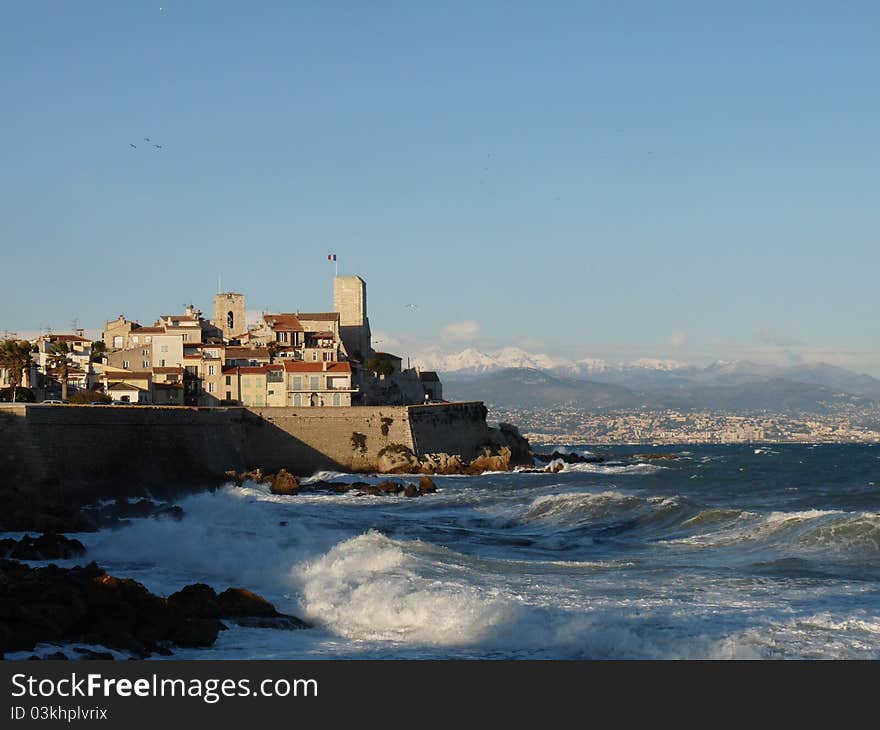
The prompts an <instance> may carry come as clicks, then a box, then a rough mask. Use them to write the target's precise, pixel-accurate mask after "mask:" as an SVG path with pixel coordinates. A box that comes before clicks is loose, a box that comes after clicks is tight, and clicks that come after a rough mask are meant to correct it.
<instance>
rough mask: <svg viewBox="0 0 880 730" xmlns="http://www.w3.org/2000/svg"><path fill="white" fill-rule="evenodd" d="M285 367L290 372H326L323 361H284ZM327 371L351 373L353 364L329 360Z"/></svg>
mask: <svg viewBox="0 0 880 730" xmlns="http://www.w3.org/2000/svg"><path fill="white" fill-rule="evenodd" d="M284 369H285V371H287V372H288V373H321V372H324V363H323V362H290V361H289V360H288V361H287V362H285V363H284ZM327 372H328V373H332V374H333V375H345V374H348V373H351V365H349V364H348V363H347V362H328V363H327Z"/></svg>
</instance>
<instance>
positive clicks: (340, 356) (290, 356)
mask: <svg viewBox="0 0 880 730" xmlns="http://www.w3.org/2000/svg"><path fill="white" fill-rule="evenodd" d="M333 303H334V308H333V311H330V312H303V311H299V310H296V311H290V312H263V313H262V315H261V317H260V320H259V321H258V322H256V323H248V322H246V318H245V311H246V310H245V304H246V301H245V295H244V294H241V293H238V292H220V293H218V294H216V295H215V297H214V302H213V305H214V306H213V313H212V316H211V317H210V318H209V317H206V316H203V312H202V311H201V310H199V309H198V308H196V307H195V306H193V305H190V306H188V307H186V308H185V310H184V311H183V312H181V313H179V314H162V315H161V316H159V317H158V319H156V320H155V321H154V322H153V323H152V324H143V323H140V322H137V321H133V320H130V319H128V318H126V317H125V315H124V314H119V315H118V316H117V317H116V318H115V319H109V320H107V321H106V323H105V325H104V328H103V331H102V333H101V337H100V338H94V339H93V338H90V337H88V336H86V333H85V331H84V330H82V329H78V330H76V331H73V332H69V333H53V332H46V333H44V334H42V335H40V336H39V337H37V338H36V339H33V340H18V339H16V338H14V337H7V338H5V339H4V340H3V341H2V342H0V394H2V395H3V396H4V397H3V399H4V400H7V401H10V400H18V401H29V402H37V403H40V402H44V403H57V404H64V403H78V404H93V405H98V404H120V405H123V404H124V405H136V404H149V405H154V406H200V407H222V406H251V407H272V406H280V407H284V406H290V407H297V408H320V407H330V408H332V407H346V406H370V405H408V404H419V403H431V402H439V401H442V399H443V391H442V384H441V382H440V379H439V377H438V376H437V373H436V372H433V371H426V370H421V369H420V368H416V367H409V366H407V367H404V365H403V358H402V357H400V356H398V355H395V354H392V353H388V352H377V351H375V350H374V349H373V346H372V345H373V342H372V339H371V332H370V322H369V317H368V315H367V285H366V282H365V281H364V280H363V279H362V278H360V277H359V276H336V277H335V278H334V285H333Z"/></svg>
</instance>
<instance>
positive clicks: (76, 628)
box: [0, 559, 310, 657]
mask: <svg viewBox="0 0 880 730" xmlns="http://www.w3.org/2000/svg"><path fill="white" fill-rule="evenodd" d="M221 619H230V620H233V621H236V622H239V621H240V620H245V621H248V620H253V621H254V622H255V623H252V624H250V625H254V626H266V627H269V628H286V629H293V628H309V626H310V625H309V624H307V623H306V622H305V621H302V620H301V619H298V618H296V617H295V616H288V615H286V614H282V613H279V612H278V611H276V609H275V607H274V606H273V605H272V604H271V603H269V602H268V601H266V600H265V599H264V598H263V597H262V596H258V595H257V594H255V593H252V592H251V591H248V590H246V589H243V588H229V589H227V590H225V591H223V592H222V593H220V594H219V595H218V594H217V593H216V592H214V590H213V589H212V588H210V586H207V585H204V584H195V585H193V586H186V587H185V588H183V589H182V590H181V591H178V592H177V593H175V594H172V595H171V596H169V597H168V598H161V597H160V596H156V595H154V594H153V593H150V591H148V590H147V589H146V588H145V587H144V586H143V585H142V584H140V583H138V582H137V581H134V580H131V579H127V578H117V577H115V576H112V575H108V574H107V573H105V572H104V571H103V570H102V569H101V568H100V567H98V565H96V564H95V563H90V564H88V565H86V566H85V567H82V566H76V567H74V568H59V567H58V566H57V565H48V566H46V567H39V568H33V567H29V566H27V565H25V564H23V563H20V562H18V561H15V560H7V559H0V657H2V655H3V652H8V651H32V650H33V649H34V647H35V646H36V644H39V643H59V642H64V643H84V644H91V645H101V646H105V647H107V648H109V649H116V650H119V651H125V652H128V653H130V654H133V655H135V656H138V657H147V656H150V655H151V654H164V655H168V654H171V648H172V647H175V646H176V647H207V646H211V645H213V644H214V642H215V641H216V640H217V636H218V635H219V632H220V631H223V630H225V629H226V628H227V627H226V626H225V625H224V624H223V623H222V621H221ZM260 622H263V623H260Z"/></svg>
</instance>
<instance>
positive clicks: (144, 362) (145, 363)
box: [141, 360, 150, 368]
mask: <svg viewBox="0 0 880 730" xmlns="http://www.w3.org/2000/svg"><path fill="white" fill-rule="evenodd" d="M141 362H142V363H143V364H144V367H145V368H148V367H150V361H149V360H141Z"/></svg>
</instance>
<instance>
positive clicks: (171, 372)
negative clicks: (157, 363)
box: [153, 367, 183, 375]
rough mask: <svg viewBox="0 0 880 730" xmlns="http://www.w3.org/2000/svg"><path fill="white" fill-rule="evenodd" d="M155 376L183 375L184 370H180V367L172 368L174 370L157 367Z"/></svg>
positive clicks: (154, 372)
mask: <svg viewBox="0 0 880 730" xmlns="http://www.w3.org/2000/svg"><path fill="white" fill-rule="evenodd" d="M153 374H155V375H182V374H183V368H180V367H172V368H162V367H156V368H153Z"/></svg>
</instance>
